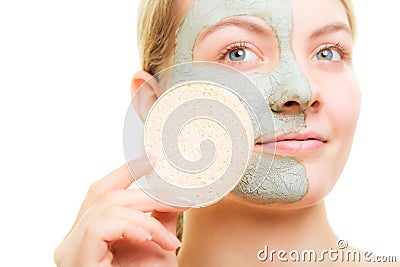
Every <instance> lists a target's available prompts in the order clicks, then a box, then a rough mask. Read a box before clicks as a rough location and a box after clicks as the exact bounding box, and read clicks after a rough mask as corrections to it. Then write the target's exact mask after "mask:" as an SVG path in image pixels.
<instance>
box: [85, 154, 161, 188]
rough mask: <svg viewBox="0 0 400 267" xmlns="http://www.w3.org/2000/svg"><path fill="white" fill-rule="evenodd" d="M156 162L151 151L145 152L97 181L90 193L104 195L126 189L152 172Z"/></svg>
mask: <svg viewBox="0 0 400 267" xmlns="http://www.w3.org/2000/svg"><path fill="white" fill-rule="evenodd" d="M154 163H155V156H154V155H153V154H151V153H149V154H146V153H145V154H143V155H142V156H140V157H139V158H136V159H134V160H132V161H129V162H128V163H127V164H124V165H122V166H121V167H119V168H118V169H116V170H114V171H112V172H111V173H109V174H108V175H106V176H105V177H104V178H102V179H100V180H98V181H97V182H95V183H94V184H93V185H92V186H91V188H90V189H89V193H88V195H89V194H91V193H93V194H94V195H98V196H103V195H104V194H106V193H108V192H110V191H114V190H121V189H126V188H128V187H129V186H130V185H131V184H132V182H133V181H134V180H136V179H139V178H140V177H142V176H143V175H145V174H147V173H150V172H151V170H152V168H153V167H152V165H154ZM128 166H129V167H128Z"/></svg>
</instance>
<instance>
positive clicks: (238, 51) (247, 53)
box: [218, 42, 261, 64]
mask: <svg viewBox="0 0 400 267" xmlns="http://www.w3.org/2000/svg"><path fill="white" fill-rule="evenodd" d="M256 51H258V50H257V49H256V48H254V47H253V46H252V45H250V44H247V43H244V42H241V43H235V44H231V45H229V46H227V47H226V48H224V49H223V50H222V51H221V53H220V54H219V57H218V60H219V61H221V62H223V63H226V64H240V63H248V62H255V61H257V60H261V57H260V56H259V55H258V54H257V52H256Z"/></svg>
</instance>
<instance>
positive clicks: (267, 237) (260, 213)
mask: <svg viewBox="0 0 400 267" xmlns="http://www.w3.org/2000/svg"><path fill="white" fill-rule="evenodd" d="M266 206H267V205H266ZM266 206H263V205H253V204H247V203H246V204H244V203H240V202H237V201H235V200H232V199H229V198H225V199H224V200H222V201H220V202H218V203H217V204H214V205H212V206H209V207H207V208H202V209H190V210H188V211H186V212H185V216H184V232H183V246H182V248H181V251H180V253H179V256H178V259H179V262H180V265H179V266H193V267H196V266H265V264H266V262H262V261H260V260H259V259H258V256H257V254H260V255H259V256H261V257H265V256H266V255H265V253H260V252H259V251H260V250H265V248H266V247H267V248H268V253H270V252H271V250H275V251H279V250H285V251H287V253H289V252H290V251H292V250H298V251H300V252H301V251H303V250H310V249H313V250H315V251H317V253H318V251H322V250H324V249H328V248H329V246H330V247H334V246H335V244H336V241H337V238H336V236H335V234H334V233H333V231H332V229H331V227H330V225H329V223H328V220H327V217H326V213H325V205H324V202H320V203H318V204H316V205H313V206H310V207H305V208H298V209H282V208H274V209H271V208H269V207H266ZM275 257H277V255H275ZM286 257H288V256H287V255H286ZM267 261H268V264H267V265H268V266H273V265H276V266H279V264H282V262H281V261H278V260H275V261H274V262H270V259H269V258H268V259H267ZM305 266H307V263H305ZM325 266H326V262H325Z"/></svg>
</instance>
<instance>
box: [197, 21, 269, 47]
mask: <svg viewBox="0 0 400 267" xmlns="http://www.w3.org/2000/svg"><path fill="white" fill-rule="evenodd" d="M231 26H235V27H238V28H241V29H244V30H247V31H251V32H255V33H257V34H262V35H265V36H267V37H268V36H270V35H271V31H270V30H269V29H268V28H267V27H266V26H263V25H261V24H259V23H256V22H254V21H250V20H247V19H244V18H240V17H239V16H237V17H233V18H228V19H225V20H223V21H220V22H218V23H217V24H214V25H212V26H210V27H208V28H206V29H205V30H204V31H203V32H202V33H200V35H199V37H198V41H202V40H204V39H205V38H206V37H207V36H208V35H210V34H212V33H214V32H216V31H218V30H221V29H223V28H226V27H231Z"/></svg>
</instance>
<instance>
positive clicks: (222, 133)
mask: <svg viewBox="0 0 400 267" xmlns="http://www.w3.org/2000/svg"><path fill="white" fill-rule="evenodd" d="M174 112H175V115H173V113H174ZM178 112H179V113H178ZM186 118H187V119H188V120H187V121H186ZM168 121H169V122H170V123H168ZM175 135H177V136H175ZM253 136H254V134H253V128H252V125H251V121H250V118H249V116H248V115H247V112H246V109H245V107H244V106H243V104H242V103H241V102H240V100H239V99H238V98H237V97H236V96H235V95H234V94H233V93H231V92H230V91H228V90H226V89H224V88H222V87H221V86H217V85H214V84H207V83H204V82H202V83H197V82H190V83H185V84H181V85H178V86H176V87H175V88H171V89H169V90H168V91H167V92H166V93H164V94H163V95H162V96H161V97H159V98H158V100H157V102H156V103H155V104H154V105H153V108H152V109H151V111H150V112H149V114H148V116H147V119H146V122H145V127H144V147H145V150H146V151H152V152H153V153H155V155H156V158H157V164H156V165H155V166H154V171H155V172H156V173H157V174H158V176H159V177H160V178H161V179H163V180H165V181H166V182H168V183H170V184H172V185H175V186H178V187H182V188H200V187H204V186H207V185H211V184H214V185H215V186H216V187H215V188H213V187H210V188H209V192H207V193H208V194H207V195H205V196H203V197H204V199H205V200H207V201H210V200H211V201H212V199H209V198H210V196H212V197H213V198H214V197H222V196H224V195H226V194H227V193H228V192H229V191H228V192H221V189H219V188H218V186H219V185H220V183H215V182H216V181H218V180H219V179H221V178H223V177H224V176H225V179H224V180H225V182H226V183H228V184H229V186H228V189H232V188H233V187H234V186H235V185H236V183H237V182H238V181H239V179H240V178H241V176H242V175H243V172H244V170H245V169H246V167H247V161H248V160H249V158H250V155H251V153H252V151H253V142H254V141H253ZM171 144H174V146H175V147H174V146H171ZM233 149H235V151H234V150H233ZM233 153H236V154H238V156H237V157H234V159H233ZM177 154H180V155H177ZM233 160H235V162H233ZM233 163H234V165H232V164H233ZM230 166H231V167H230ZM223 190H225V188H224V189H223Z"/></svg>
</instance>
